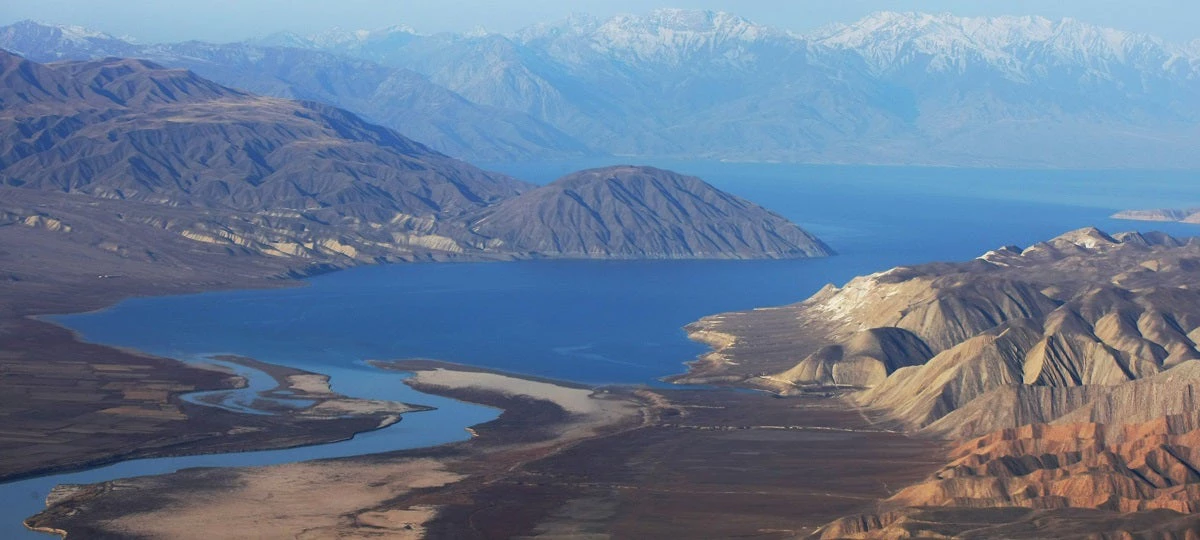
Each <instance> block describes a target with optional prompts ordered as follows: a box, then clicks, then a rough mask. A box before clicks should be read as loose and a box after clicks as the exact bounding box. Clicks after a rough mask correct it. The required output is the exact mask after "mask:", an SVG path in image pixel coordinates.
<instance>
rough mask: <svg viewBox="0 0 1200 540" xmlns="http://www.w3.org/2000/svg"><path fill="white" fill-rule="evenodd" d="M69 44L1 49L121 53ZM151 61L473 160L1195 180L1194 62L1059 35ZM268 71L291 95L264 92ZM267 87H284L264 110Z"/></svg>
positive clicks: (565, 33) (877, 22) (250, 47)
mask: <svg viewBox="0 0 1200 540" xmlns="http://www.w3.org/2000/svg"><path fill="white" fill-rule="evenodd" d="M61 31H62V32H63V35H64V36H67V37H64V38H62V39H60V40H59V42H58V44H57V45H56V44H55V43H54V42H53V41H52V40H49V39H47V38H46V35H47V34H52V33H53V29H51V30H46V29H44V28H43V29H37V28H33V27H30V25H28V24H25V25H24V26H21V25H14V26H13V27H9V28H7V29H2V30H0V47H9V48H11V49H13V50H16V51H19V52H23V53H26V54H30V55H31V57H33V58H37V59H47V58H55V57H63V56H72V55H74V56H78V55H80V54H82V53H83V52H86V49H87V45H88V44H91V43H93V41H91V40H98V41H96V43H99V44H102V45H103V46H105V47H117V46H119V45H118V44H115V43H109V41H107V40H105V39H101V38H94V37H93V38H80V37H77V36H91V35H95V33H91V32H87V31H83V30H79V29H74V30H69V29H62V30H61ZM26 34H28V36H26ZM118 41H119V40H118ZM81 42H82V43H83V45H81ZM17 45H23V46H25V47H26V48H22V47H21V46H17ZM97 47H99V45H97ZM188 47H190V48H192V49H196V48H205V47H207V48H209V49H211V50H210V51H208V52H205V53H203V54H201V53H196V52H191V51H188V50H186V49H187V48H188ZM239 48H240V49H239ZM141 51H144V53H145V54H150V53H154V54H155V56H151V57H152V58H153V59H155V60H156V61H159V62H162V63H165V64H168V65H185V66H187V67H192V68H193V69H197V71H198V72H200V73H202V74H205V75H208V76H211V77H213V78H214V79H216V80H218V81H220V82H222V83H225V84H231V85H235V86H242V87H246V88H249V89H252V90H255V91H259V92H270V93H273V94H276V95H294V96H300V97H306V98H309V99H318V100H322V101H329V102H332V103H336V104H338V105H340V106H345V107H347V108H350V109H352V110H355V111H357V112H361V113H363V114H365V115H366V116H368V117H370V118H372V119H375V120H378V121H380V122H383V123H386V124H387V125H389V126H392V127H395V128H397V129H399V130H401V131H402V132H404V133H406V134H409V135H412V136H414V137H416V138H418V139H421V140H426V141H428V142H429V143H430V144H431V145H433V146H434V147H435V148H439V149H443V150H446V151H448V152H450V153H454V154H455V155H465V156H468V157H477V156H483V157H487V156H501V157H502V158H504V157H506V156H507V157H513V158H522V157H535V158H536V157H547V156H553V155H563V154H568V153H572V152H574V153H581V152H583V151H584V146H586V147H587V148H588V149H591V150H594V151H599V152H606V153H611V154H618V155H630V156H657V157H687V158H696V157H705V158H713V159H732V160H780V161H804V162H837V163H890V164H938V165H997V166H1053V167H1112V166H1116V167H1183V166H1200V154H1197V153H1195V152H1194V151H1192V149H1193V148H1194V147H1195V145H1196V144H1197V143H1198V142H1200V127H1197V126H1198V125H1200V124H1198V122H1197V121H1198V120H1200V41H1197V42H1192V43H1190V44H1178V45H1176V44H1170V43H1166V42H1163V41H1162V40H1159V39H1157V38H1154V37H1152V36H1146V35H1141V34H1135V33H1129V32H1122V31H1119V30H1113V29H1108V28H1101V27H1097V26H1093V25H1088V24H1085V23H1081V22H1079V21H1074V20H1070V19H1065V20H1060V21H1052V20H1048V19H1044V18H1039V17H998V18H964V17H956V16H952V15H930V14H919V13H877V14H874V15H871V16H869V17H867V18H865V19H863V20H861V21H857V22H854V23H851V24H845V25H837V26H833V27H829V28H825V29H822V30H820V31H817V32H814V33H813V34H811V35H797V34H794V33H791V32H787V31H784V30H780V29H776V28H773V27H770V26H766V25H762V24H757V23H754V22H751V21H748V20H746V19H743V18H740V17H737V16H735V15H731V14H727V13H717V12H707V11H687V10H675V9H668V10H658V11H654V12H651V13H649V14H646V15H642V16H633V15H622V16H617V17H613V18H611V19H607V20H601V19H596V18H592V17H587V16H575V17H571V18H568V19H565V20H561V21H556V22H547V23H542V24H538V25H534V26H532V27H529V28H526V29H524V30H522V31H519V32H516V33H514V34H511V35H500V34H488V33H482V32H479V33H472V34H466V35H456V34H434V35H424V34H420V33H418V32H416V31H414V30H412V29H411V28H407V27H389V28H385V29H381V30H375V31H361V30H358V31H345V30H332V31H329V32H324V33H321V34H317V35H311V36H299V35H295V34H277V35H273V36H269V37H267V38H263V39H261V40H256V41H255V42H254V43H253V44H240V45H220V46H212V45H202V44H180V45H166V46H157V47H151V48H146V49H141ZM164 51H165V52H164ZM214 51H232V52H228V53H226V54H228V55H230V56H222V55H221V54H217V53H216V52H214ZM239 51H240V52H239ZM264 51H276V52H273V53H265V52H264ZM126 54H128V53H126ZM264 55H266V56H270V55H276V56H278V58H277V59H275V60H270V61H268V60H264V59H263V58H262V57H263V56H264ZM321 55H325V56H321ZM172 56H174V59H171V57H172ZM238 58H240V59H242V60H237V59H238ZM201 62H203V63H207V66H203V65H201ZM239 62H240V63H239ZM353 62H359V63H358V64H355V63H353ZM268 64H269V65H271V69H270V70H267V71H271V72H272V73H277V72H280V71H283V72H288V74H286V75H284V74H280V75H275V76H273V77H272V78H270V79H269V80H265V79H267V78H266V77H265V76H264V75H263V74H261V73H259V71H262V66H264V65H268ZM314 66H316V67H314ZM364 66H371V67H370V68H366V67H364ZM376 71H377V72H378V73H380V75H377V76H372V75H371V73H374V72H376ZM290 72H300V73H303V74H304V76H300V75H296V74H295V73H290ZM348 73H354V74H355V75H356V76H354V77H349V76H348V75H347V74H348ZM384 74H386V75H384ZM417 74H419V75H417ZM373 77H375V78H373ZM376 79H381V80H391V81H393V82H392V83H391V84H384V83H383V82H380V81H377V80H376ZM398 80H403V81H408V82H406V83H401V82H395V81H398ZM277 81H285V84H286V88H275V89H272V88H271V87H270V85H271V84H280V83H278V82H277ZM339 85H342V86H346V85H360V86H362V87H363V88H342V87H340V86H339ZM380 88H393V89H395V88H398V89H399V92H400V96H399V97H397V96H393V95H390V94H388V93H386V92H383V91H381V90H379V89H380ZM285 91H286V92H291V93H290V94H285V93H284V92H285ZM443 92H444V93H443ZM452 97H455V98H459V99H461V101H456V100H454V99H452ZM451 102H454V103H455V105H454V106H451V105H448V103H451ZM431 110H432V111H436V112H431ZM450 111H455V112H450ZM457 111H465V112H457ZM429 115H434V118H432V119H428V120H424V119H423V118H425V117H426V116H429ZM505 115H509V116H505ZM406 119H408V121H410V122H411V123H412V125H411V126H409V129H407V130H406V129H405V125H404V124H405V123H406ZM468 124H474V126H475V127H474V128H472V127H469V126H468ZM535 128H536V129H535ZM488 134H496V137H495V140H492V139H490V138H489V137H488ZM456 136H457V138H456ZM446 140H453V141H456V142H457V143H458V144H459V145H460V146H459V147H457V148H460V150H458V151H455V150H454V149H453V148H452V147H451V146H449V145H450V143H448V142H444V141H446ZM439 141H443V142H439ZM465 148H471V151H468V150H466V149H465Z"/></svg>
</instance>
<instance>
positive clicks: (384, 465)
mask: <svg viewBox="0 0 1200 540" xmlns="http://www.w3.org/2000/svg"><path fill="white" fill-rule="evenodd" d="M379 365H380V366H381V367H388V368H390V369H394V370H397V371H403V372H410V373H415V376H414V377H412V378H411V379H408V380H407V381H406V383H407V384H409V385H410V386H413V387H414V388H417V389H418V390H420V391H422V392H426V393H430V394H436V395H439V396H443V397H448V398H451V399H455V400H460V401H468V402H472V403H478V404H483V405H486V406H489V407H496V408H499V409H501V410H502V411H503V412H501V414H500V416H499V417H498V418H496V419H495V420H493V421H489V422H485V423H482V424H479V425H476V426H474V427H472V428H471V429H470V432H471V434H472V437H471V438H470V439H467V440H464V441H461V442H454V443H449V444H442V445H437V446H428V447H422V448H414V449H410V450H399V451H393V452H383V453H376V454H370V455H363V456H355V457H342V458H336V459H324V460H317V461H311V462H305V463H292V464H285V465H277V466H270V467H251V468H224V467H223V468H218V469H190V470H183V471H179V472H177V473H171V474H167V475H161V476H151V477H142V478H133V479H128V480H118V481H114V482H108V483H104V484H100V485H96V486H90V487H89V488H86V490H84V491H80V492H78V493H74V494H67V495H66V496H65V497H63V498H62V499H61V500H59V501H57V503H56V504H54V505H52V506H51V507H50V508H48V509H47V510H46V511H45V512H44V513H42V514H39V515H38V516H36V517H34V518H32V519H31V521H30V523H29V525H30V526H31V527H43V528H51V529H58V530H65V531H68V532H69V533H70V534H71V535H81V536H88V535H93V534H104V533H109V534H112V533H114V532H116V531H120V532H123V533H126V534H144V535H151V536H153V535H159V536H173V535H178V534H179V532H180V531H185V530H188V528H189V527H194V526H195V525H196V524H198V523H213V522H214V521H213V520H214V519H215V517H216V516H217V515H220V516H221V517H222V520H223V521H222V525H220V527H228V530H229V531H233V530H237V531H240V532H241V533H243V534H255V533H263V532H265V531H272V532H274V533H281V532H286V531H298V530H306V531H313V530H315V531H321V532H323V533H328V534H329V535H335V534H343V535H349V536H354V535H356V534H358V535H361V534H365V533H366V532H368V531H369V532H371V533H387V534H391V535H394V536H396V537H399V538H417V537H420V534H428V535H429V536H430V537H464V536H467V537H470V536H477V535H481V534H495V535H503V536H512V535H524V534H532V533H535V532H537V531H543V532H546V531H560V532H564V533H565V531H571V533H570V534H587V533H591V532H597V531H595V530H594V529H599V528H604V527H607V526H608V524H611V525H613V526H615V527H617V528H618V529H620V528H621V527H626V528H629V527H632V528H631V529H628V530H624V529H623V530H624V532H625V533H626V534H625V535H626V536H632V537H646V535H650V534H653V533H654V532H655V531H656V530H659V528H661V527H663V526H666V525H667V524H671V526H679V527H684V528H685V530H686V532H687V533H690V534H692V535H696V534H703V533H706V532H707V533H714V531H717V532H733V531H738V530H741V531H745V530H746V529H744V528H743V527H746V526H747V519H748V518H747V517H746V516H747V515H750V514H745V513H746V512H747V510H748V509H749V508H756V509H757V510H755V511H754V512H757V513H759V514H761V513H762V512H764V511H765V512H767V514H768V515H767V516H765V517H764V516H762V515H760V516H759V517H760V518H763V519H765V521H764V522H765V523H767V524H769V525H771V526H774V527H778V530H779V531H781V532H782V531H789V532H791V533H798V534H803V533H808V532H811V531H813V530H816V528H817V527H820V526H821V525H823V524H824V523H826V522H828V521H830V520H832V519H834V518H837V517H840V516H842V515H846V514H848V513H851V512H852V511H854V510H857V509H860V508H864V507H866V506H868V505H869V504H872V503H873V502H874V501H875V500H877V499H879V498H883V497H884V496H886V495H887V494H888V493H889V490H888V488H887V486H888V485H893V486H895V485H906V484H907V483H911V482H915V481H916V480H918V479H920V478H922V477H923V476H924V475H925V474H927V473H928V472H929V471H930V470H932V469H933V468H934V467H936V466H939V465H940V464H941V463H942V459H941V456H940V455H939V452H940V446H939V445H938V444H937V443H936V442H931V441H928V440H921V439H915V438H910V437H908V436H906V435H904V434H899V433H892V432H888V431H885V430H880V429H877V427H876V426H875V425H874V424H873V420H871V419H869V418H867V417H864V416H862V415H860V414H859V413H858V412H857V410H856V409H852V408H848V407H847V406H846V405H847V404H846V403H845V402H843V401H842V400H841V399H839V398H837V397H832V398H830V397H817V396H809V397H799V398H794V399H789V400H780V399H776V398H774V397H771V396H769V395H768V394H765V393H759V392H754V393H747V392H738V391H734V390H727V389H705V390H685V389H659V388H654V389H650V388H637V387H631V386H616V387H600V388H586V387H584V388H581V387H580V385H567V386H559V385H556V384H553V383H552V382H550V381H548V380H546V379H545V378H540V379H541V380H532V379H523V378H519V377H516V376H512V375H509V374H504V373H502V372H496V371H493V370H487V369H483V368H478V367H468V368H467V369H465V370H458V368H460V367H462V366H458V365H455V364H450V363H441V362H433V361H429V360H420V361H417V362H411V361H410V362H404V361H400V362H396V363H386V362H380V363H379ZM749 411H754V414H753V415H752V416H747V415H748V413H749ZM798 421H799V422H801V425H790V423H795V422H798ZM780 426H783V427H786V428H787V429H781V428H780ZM747 452H750V453H753V454H754V455H756V456H757V457H755V458H754V459H750V460H747V459H746V456H747V455H748V454H747ZM647 460H650V461H649V463H650V464H653V466H652V467H651V468H650V469H646V467H647V465H648V462H647ZM897 464H903V466H901V467H897V466H896V465H897ZM732 470H739V471H742V472H740V473H737V475H735V476H732V477H731V476H729V474H730V471H732ZM365 478H371V479H373V480H372V481H370V482H367V481H365ZM847 478H849V481H846V482H844V485H843V484H842V483H839V482H842V481H843V480H846V479H847ZM279 486H288V487H287V488H286V490H284V491H279V489H281V488H280V487H279ZM306 486H308V487H306ZM317 486H320V487H319V488H318V487H317ZM270 490H274V491H270ZM268 491H269V492H271V493H275V494H276V496H275V497H274V498H272V499H271V500H263V499H261V494H262V493H265V492H268ZM328 493H336V494H337V498H338V500H339V501H346V502H345V504H342V503H341V502H330V497H329V496H328ZM255 497H258V498H255ZM645 497H650V498H651V499H649V500H643V499H644V498H645ZM664 497H665V498H666V499H665V500H670V501H672V502H671V503H670V504H671V506H672V507H673V508H676V510H673V511H672V512H673V513H672V514H668V515H659V514H657V513H656V510H655V508H656V505H657V504H661V503H651V502H650V501H652V500H660V501H661V500H663V498H664ZM248 498H254V500H257V501H259V502H258V503H257V504H258V505H259V506H260V507H258V508H255V509H253V510H245V511H241V512H239V511H236V510H234V509H233V505H234V504H235V501H240V500H245V499H248ZM621 501H623V502H621ZM635 501H642V502H635ZM579 505H583V506H582V507H580V506H579ZM677 505H684V506H692V507H693V508H692V509H691V510H686V511H685V510H682V508H683V507H684V506H677ZM593 506H594V507H595V508H599V509H601V510H600V515H596V514H595V512H594V511H592V510H583V509H579V510H573V508H577V507H579V508H583V507H587V508H592V507H593ZM798 507H803V508H807V509H808V510H806V512H803V513H802V514H803V515H799V516H798V515H796V512H795V508H798ZM604 509H608V510H604ZM645 512H651V513H654V515H653V517H651V516H649V515H647V514H645ZM680 512H682V513H680ZM681 516H689V517H687V519H684V520H683V521H679V518H680V517H681ZM731 516H741V517H731ZM225 530H226V529H220V530H219V531H217V532H218V533H220V532H221V531H225ZM418 533H419V534H418ZM768 536H771V535H768ZM771 537H774V536H771Z"/></svg>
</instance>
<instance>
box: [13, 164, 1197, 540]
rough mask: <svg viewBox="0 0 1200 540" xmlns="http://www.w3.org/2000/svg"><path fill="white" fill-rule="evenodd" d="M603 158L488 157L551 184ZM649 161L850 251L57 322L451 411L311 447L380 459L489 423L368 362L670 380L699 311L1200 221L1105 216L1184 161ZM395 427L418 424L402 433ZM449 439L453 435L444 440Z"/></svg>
mask: <svg viewBox="0 0 1200 540" xmlns="http://www.w3.org/2000/svg"><path fill="white" fill-rule="evenodd" d="M599 164H601V163H589V164H580V163H553V164H539V165H520V166H506V165H493V166H492V168H495V169H498V170H503V171H505V172H508V173H510V174H514V175H516V176H519V177H522V178H525V179H528V180H531V181H535V182H547V181H549V180H552V179H554V178H555V177H557V176H559V175H561V174H564V173H566V172H569V171H572V170H575V169H578V168H580V167H581V166H584V165H599ZM656 164H657V165H660V166H663V167H666V168H672V169H675V170H678V171H681V172H685V173H689V174H696V175H699V176H701V177H703V178H705V179H706V180H708V181H709V182H711V183H713V184H715V185H716V186H717V187H720V188H722V189H725V190H727V191H730V192H732V193H734V194H737V195H740V196H742V197H744V198H746V199H749V200H752V201H754V202H757V203H759V204H762V205H764V206H767V207H768V208H771V209H772V210H775V211H777V212H778V213H780V214H782V215H784V216H785V217H788V218H791V219H792V220H794V221H796V222H797V223H800V224H801V225H802V226H804V227H805V228H807V229H808V230H809V231H811V232H813V233H815V234H816V235H818V236H820V237H821V238H822V239H824V240H825V241H826V242H827V243H829V244H830V245H831V246H832V247H833V248H834V249H835V250H837V251H838V252H839V256H837V257H832V258H828V259H820V260H795V261H683V262H681V261H653V262H584V261H536V262H518V263H481V264H439V265H434V264H416V265H397V266H384V267H367V268H359V269H353V270H348V271H344V272H338V273H335V274H330V275H326V276H321V277H318V278H315V279H312V280H309V282H308V285H307V286H304V287H297V288H290V289H276V290H251V291H234V292H219V293H206V294H200V295H190V296H179V297H160V298H142V299H133V300H128V301H125V302H122V303H120V304H118V305H117V306H114V307H112V308H111V309H107V310H104V311H101V312H97V313H89V314H80V315H69V316H62V317H57V318H56V320H57V321H58V322H60V323H61V324H64V325H66V326H68V327H70V328H72V329H75V330H77V331H79V332H80V333H81V334H82V335H83V336H84V337H85V338H86V339H88V340H90V341H95V342H99V343H105V344H112V345H120V346H126V347H133V348H137V349H141V350H144V351H147V352H151V353H154V354H159V355H165V356H172V357H176V358H195V357H196V356H198V355H203V354H207V353H212V352H217V351H220V352H228V353H235V354H240V355H245V356H250V357H254V358H257V359H259V360H263V361H267V362H274V363H280V364H285V365H289V366H294V367H298V368H302V369H309V370H313V371H318V372H322V373H331V374H332V375H333V376H334V379H333V380H334V385H335V387H336V388H337V389H338V390H340V391H342V392H345V393H348V394H350V395H356V396H362V397H376V398H390V399H400V400H402V401H409V402H415V403H422V404H435V405H438V406H442V407H443V408H442V409H439V410H438V411H434V412H428V413H419V414H413V415H409V416H406V418H405V420H404V421H403V422H401V423H400V424H398V425H397V427H395V428H388V429H385V430H382V431H380V432H376V433H375V434H370V436H364V437H359V438H356V439H355V441H357V442H355V441H351V442H346V443H336V444H333V445H326V447H324V448H326V450H320V451H316V450H310V451H311V452H328V449H329V448H333V449H335V451H334V454H336V455H355V454H362V453H370V452H379V451H382V450H381V448H380V446H381V445H380V444H378V443H373V442H371V441H373V440H375V439H379V438H388V437H390V438H388V439H386V440H387V442H386V443H385V445H388V444H391V445H398V446H395V447H396V448H400V447H404V444H405V443H404V442H403V441H410V442H411V443H412V444H408V446H410V447H411V446H415V445H421V444H431V442H430V441H434V440H435V439H436V440H437V441H441V439H438V438H437V437H433V438H429V439H422V438H421V437H422V435H421V434H420V433H419V432H420V430H421V429H423V428H422V427H421V426H423V425H436V426H437V429H442V430H445V429H447V426H449V427H450V428H452V430H457V431H455V432H454V433H456V434H461V433H462V428H463V427H465V426H468V425H471V424H473V423H476V422H479V421H481V419H483V420H486V419H487V418H490V417H491V416H490V415H494V411H491V410H490V409H483V408H479V407H474V406H468V405H465V404H458V405H456V406H453V407H451V406H446V404H445V400H443V401H438V402H437V403H433V401H432V399H431V397H430V396H423V395H419V394H415V393H414V392H412V391H411V390H409V389H405V388H402V385H400V384H399V383H398V379H397V378H396V377H394V376H380V374H379V373H378V372H376V371H374V370H372V369H371V368H369V367H366V366H365V365H363V361H365V360H370V359H393V358H409V357H426V358H436V359H442V360H449V361H454V362H461V363H467V364H474V365H480V366H486V367H492V368H498V369H502V370H506V371H512V372H518V373H528V374H535V375H541V376H547V377H554V378H560V379H567V380H572V381H579V382H588V383H630V384H651V385H653V384H661V383H658V382H657V380H658V379H659V378H660V377H663V376H666V375H670V374H674V373H678V372H680V371H681V370H682V369H684V366H683V365H682V363H683V362H685V361H688V360H690V359H692V358H694V357H695V356H696V355H698V354H700V353H701V352H703V350H704V349H703V347H701V346H699V345H697V344H695V343H692V342H690V341H688V340H687V339H686V336H685V335H684V333H683V331H682V329H681V327H682V326H683V325H684V324H686V323H688V322H691V321H693V320H696V319H698V318H700V317H702V316H704V315H708V314H712V313H717V312H721V311H728V310H738V309H749V308H753V307H758V306H767V305H778V304H784V303H790V302H795V301H799V300H802V299H804V298H805V297H807V296H808V295H810V294H812V293H813V292H815V291H816V290H817V289H819V288H820V287H821V286H823V285H825V284H826V283H837V284H841V283H844V282H845V281H847V280H849V279H850V278H852V277H853V276H855V275H859V274H863V273H870V272H876V271H880V270H885V269H887V268H890V267H892V266H896V265H902V264H917V263H922V262H930V261H937V260H963V259H969V258H972V257H975V256H978V255H980V254H982V253H983V252H985V251H987V250H989V249H994V248H996V247H1000V246H1002V245H1008V244H1015V245H1018V246H1025V245H1028V244H1030V243H1033V242H1036V241H1039V240H1046V239H1049V238H1051V237H1053V236H1056V235H1058V234H1061V233H1063V232H1066V231H1068V230H1071V229H1075V228H1079V227H1084V226H1089V225H1094V226H1098V227H1100V228H1102V229H1104V230H1106V231H1109V232H1115V231H1121V230H1165V231H1167V232H1170V233H1172V234H1177V235H1185V236H1186V235H1194V234H1197V233H1200V227H1197V226H1188V225H1177V224H1153V223H1138V222H1117V221H1113V220H1110V219H1108V217H1107V216H1108V215H1110V214H1111V213H1112V212H1113V211H1115V210H1118V209H1125V208H1152V207H1182V206H1200V181H1198V180H1200V178H1198V177H1200V174H1197V173H1191V172H1155V171H1118V172H1091V171H1012V170H967V169H919V168H884V167H833V166H824V167H817V166H789V165H746V164H721V163H694V162H684V163H672V162H660V163H656ZM418 418H422V420H420V421H418ZM429 429H433V428H432V427H431V428H429ZM400 430H406V431H405V433H406V434H401V435H399V436H397V435H396V434H397V433H401V431H400ZM455 436H461V435H455ZM439 437H441V435H439ZM447 437H449V438H450V439H453V437H450V436H449V435H446V436H444V437H442V438H447ZM362 441H367V443H363V442H362ZM254 454H266V453H254ZM245 455H246V454H240V455H232V456H208V458H211V460H210V461H205V462H204V463H202V465H206V466H207V465H245V464H251V463H247V462H246V461H244V459H243V458H242V457H239V456H245ZM326 455H328V454H321V456H322V457H323V456H326ZM305 456H306V454H304V453H303V451H300V452H297V453H295V454H278V455H276V457H277V458H278V459H277V460H273V461H271V462H283V461H295V460H298V459H311V457H305ZM313 457H318V456H316V455H314V456H313ZM186 460H187V458H180V461H166V462H161V463H165V464H166V465H164V467H166V469H165V470H170V467H171V465H172V464H174V465H176V467H188V466H195V465H196V463H193V462H189V461H186ZM254 463H258V462H254ZM130 465H133V464H130ZM160 472H164V469H163V468H161V467H157V468H156V467H148V468H139V467H138V466H136V465H133V466H130V467H127V468H126V469H122V470H120V471H117V472H116V473H114V474H118V475H119V476H111V475H109V476H106V477H105V478H112V477H120V476H131V475H136V474H157V473H160ZM100 479H104V478H99V477H87V478H83V479H79V478H76V477H49V478H44V479H35V480H37V482H34V483H35V484H37V486H33V484H29V485H23V487H22V490H21V491H19V492H15V491H13V490H12V489H11V488H10V486H8V485H4V486H0V496H3V497H4V498H5V500H8V499H9V498H11V497H16V496H17V494H20V496H22V497H28V496H29V494H30V493H34V494H36V493H40V492H41V491H37V490H42V491H44V490H46V489H48V486H51V485H53V484H54V483H56V482H58V481H98V480H100ZM38 506H40V504H39V505H38ZM33 510H34V511H36V510H37V507H34V508H33ZM15 512H16V511H15V510H14V513H15ZM25 513H31V512H25ZM10 515H13V514H6V515H5V516H3V517H4V518H5V519H7V518H8V517H9V516H10ZM9 531H10V529H6V528H4V527H0V535H3V536H5V537H9V536H10V535H9V534H8V533H9Z"/></svg>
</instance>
